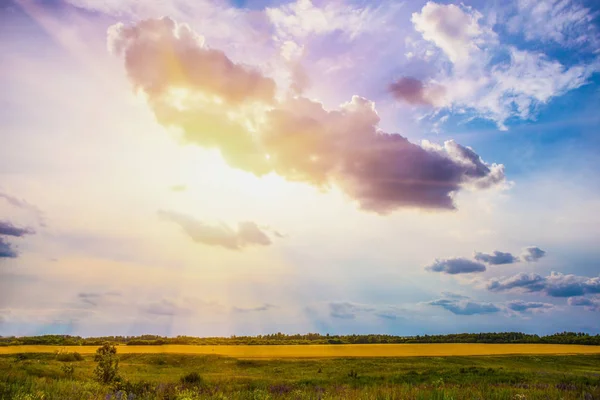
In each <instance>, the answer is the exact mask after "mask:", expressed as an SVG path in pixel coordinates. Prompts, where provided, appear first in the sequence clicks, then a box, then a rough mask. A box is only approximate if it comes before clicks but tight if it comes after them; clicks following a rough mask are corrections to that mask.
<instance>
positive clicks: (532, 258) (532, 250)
mask: <svg viewBox="0 0 600 400" xmlns="http://www.w3.org/2000/svg"><path fill="white" fill-rule="evenodd" d="M545 255H546V252H545V251H544V250H542V249H540V248H539V247H533V246H532V247H526V248H524V249H523V253H522V254H521V258H523V259H524V260H525V261H527V262H536V261H538V260H539V259H540V258H542V257H544V256H545Z"/></svg>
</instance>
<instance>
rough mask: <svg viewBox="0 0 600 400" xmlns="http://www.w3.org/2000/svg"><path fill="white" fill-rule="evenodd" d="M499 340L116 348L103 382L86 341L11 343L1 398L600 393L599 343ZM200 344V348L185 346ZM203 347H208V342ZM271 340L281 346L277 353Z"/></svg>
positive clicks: (584, 399)
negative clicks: (115, 365)
mask: <svg viewBox="0 0 600 400" xmlns="http://www.w3.org/2000/svg"><path fill="white" fill-rule="evenodd" d="M404 346H406V345H404ZM420 346H422V345H420ZM444 346H447V347H445V348H444ZM479 346H485V347H487V348H488V349H489V350H488V354H493V355H469V348H470V347H471V348H472V350H470V351H471V352H473V351H481V350H480V347H479ZM490 346H491V347H490ZM503 346H505V347H497V345H464V346H458V347H457V345H455V344H450V345H429V346H425V347H412V349H413V350H414V351H416V350H415V349H435V352H437V353H436V354H440V353H441V352H442V349H444V351H445V352H451V351H452V352H455V354H454V355H452V356H449V355H445V356H439V355H435V356H434V355H432V354H421V355H420V356H415V355H414V354H412V353H408V352H406V351H405V352H404V353H402V356H398V354H391V355H390V352H392V353H393V352H394V351H395V352H398V350H397V349H398V347H397V346H394V345H382V346H377V345H356V346H350V347H345V346H330V347H335V348H341V349H342V350H335V351H339V352H341V353H336V354H333V355H331V354H329V355H327V354H326V353H323V351H322V350H321V351H317V350H313V349H311V348H312V347H313V346H269V347H268V348H267V349H260V346H231V347H235V348H237V349H238V353H237V354H236V355H235V356H232V355H231V354H230V355H228V356H226V355H217V354H193V353H190V352H189V351H188V352H187V354H186V353H184V352H175V350H179V348H177V347H166V346H160V348H159V349H156V348H152V349H151V348H149V346H117V349H118V354H117V355H118V358H119V375H120V377H121V379H120V380H119V381H118V382H115V383H112V384H109V385H106V384H101V383H99V382H97V381H96V380H95V379H94V368H95V366H96V363H95V362H94V356H93V354H90V353H89V351H88V348H87V347H83V346H81V347H80V346H74V347H69V348H65V350H63V351H61V352H55V350H56V348H55V347H51V346H44V347H43V348H38V349H36V348H28V349H24V348H19V347H18V346H12V347H6V348H2V349H0V350H1V351H2V353H4V354H0V399H31V400H33V399H35V400H42V399H43V400H48V399H90V400H92V399H93V400H96V399H98V400H100V399H102V400H113V399H114V400H116V399H119V400H125V399H127V400H134V399H140V400H141V399H148V400H150V399H152V400H155V399H169V400H171V399H172V400H175V399H178V400H184V399H188V400H192V399H298V400H303V399H315V400H316V399H321V400H324V399H374V400H375V399H381V400H383V399H408V400H412V399H414V400H425V399H435V400H450V399H452V400H463V399H464V400H467V399H480V400H487V399H505V400H508V399H510V400H526V399H545V400H559V399H563V400H576V399H577V400H593V399H600V354H598V353H599V351H598V350H597V348H596V347H589V346H588V347H587V349H588V351H589V352H593V353H596V354H573V355H566V354H556V353H555V354H548V353H550V352H552V351H555V352H564V351H568V352H570V353H578V352H579V351H580V349H579V346H564V347H568V349H570V350H568V349H564V350H563V349H562V346H558V347H556V346H548V347H547V348H546V350H544V349H541V348H536V347H534V348H531V350H530V351H531V352H537V353H538V354H514V353H515V352H517V351H526V348H525V347H522V346H518V347H514V346H516V345H503ZM506 346H510V347H511V349H508V348H507V347H506ZM40 347H42V346H40ZM197 347H203V346H185V348H186V349H188V350H192V349H195V348H197ZM204 347H206V349H204V351H206V350H208V349H212V347H213V346H204ZM214 347H220V346H214ZM223 347H227V346H223ZM246 347H252V348H255V347H256V348H258V349H257V350H252V351H259V350H265V351H269V349H271V350H270V351H271V353H269V354H267V356H265V355H263V356H257V354H258V353H252V352H250V353H249V352H248V351H249V350H250V349H246ZM277 347H282V348H285V349H280V351H281V353H277V350H274V348H277ZM287 347H293V348H295V349H298V350H297V351H301V352H302V355H303V356H304V357H301V358H300V357H295V356H294V354H295V353H293V352H292V350H291V349H287ZM325 348H329V347H327V346H326V347H325ZM386 348H387V349H388V350H389V352H388V353H387V354H383V352H384V351H385V349H386ZM375 349H377V350H378V351H374V350H375ZM379 349H381V350H379ZM405 349H406V347H405ZM496 349H502V351H504V352H510V353H513V354H512V355H497V354H494V353H492V352H493V351H500V350H496ZM7 350H10V351H11V352H12V353H11V354H7ZM17 350H21V351H17ZM25 350H27V351H25ZM36 350H39V351H38V352H35V351H36ZM42 350H43V351H44V352H41V351H42ZM150 350H153V351H155V352H154V353H153V352H149V351H150ZM227 350H228V351H233V350H232V349H231V350H230V349H227ZM283 350H285V352H283ZM80 351H81V352H80ZM211 351H212V350H211ZM332 351H333V350H332ZM352 351H356V352H358V353H360V354H361V356H356V354H358V353H352ZM430 351H434V350H430ZM458 351H462V353H461V355H458V354H456V352H458ZM75 352H78V354H80V355H78V356H75ZM79 352H80V353H79ZM244 352H245V353H244ZM281 354H284V356H282V355H281ZM308 354H310V355H311V356H310V357H309V356H307V355H308ZM344 354H345V356H344ZM382 355H383V356H382Z"/></svg>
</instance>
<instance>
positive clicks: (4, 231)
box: [0, 221, 35, 237]
mask: <svg viewBox="0 0 600 400" xmlns="http://www.w3.org/2000/svg"><path fill="white" fill-rule="evenodd" d="M34 233H35V231H34V230H33V229H30V228H18V227H16V226H14V225H13V224H11V223H10V222H7V221H0V235H5V236H15V237H21V236H25V235H31V234H34Z"/></svg>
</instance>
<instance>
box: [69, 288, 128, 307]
mask: <svg viewBox="0 0 600 400" xmlns="http://www.w3.org/2000/svg"><path fill="white" fill-rule="evenodd" d="M118 296H121V293H120V292H116V291H109V292H102V293H99V292H81V293H78V294H77V297H78V298H79V300H80V301H81V302H82V303H85V304H89V305H91V306H93V307H96V306H97V305H98V304H99V303H100V302H102V301H103V300H106V299H107V298H110V297H118Z"/></svg>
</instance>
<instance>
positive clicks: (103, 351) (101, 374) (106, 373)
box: [94, 343, 120, 383]
mask: <svg viewBox="0 0 600 400" xmlns="http://www.w3.org/2000/svg"><path fill="white" fill-rule="evenodd" d="M94 361H96V362H97V363H98V365H96V369H94V374H95V375H96V378H97V379H98V381H100V382H102V383H113V382H116V381H119V380H120V378H119V358H118V357H117V348H116V347H115V345H113V344H110V343H105V344H104V345H103V346H102V347H99V348H98V350H96V355H95V356H94Z"/></svg>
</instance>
